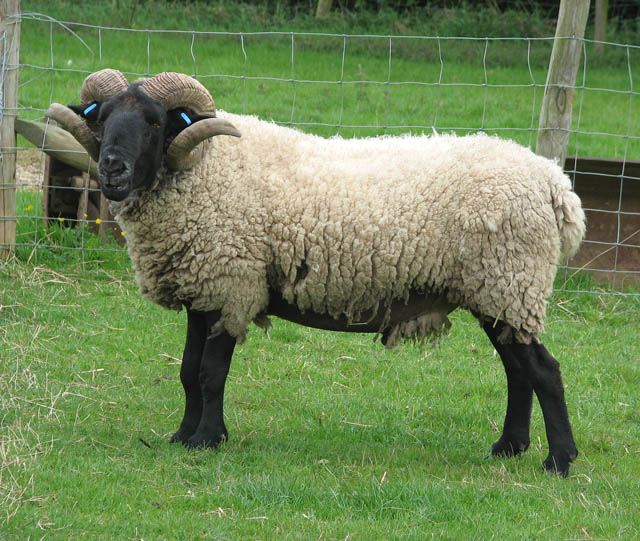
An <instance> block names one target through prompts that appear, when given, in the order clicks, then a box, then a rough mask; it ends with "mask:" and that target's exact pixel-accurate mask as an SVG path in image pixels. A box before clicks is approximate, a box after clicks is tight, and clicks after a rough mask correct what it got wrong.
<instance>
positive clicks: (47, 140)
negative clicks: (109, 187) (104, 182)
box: [15, 118, 98, 178]
mask: <svg viewBox="0 0 640 541" xmlns="http://www.w3.org/2000/svg"><path fill="white" fill-rule="evenodd" d="M15 129H16V132H18V133H19V134H20V135H22V136H23V137H24V138H25V139H27V140H29V141H30V142H31V143H33V144H34V145H36V146H37V147H38V148H39V149H40V150H42V151H43V152H46V153H47V154H49V156H51V157H52V158H55V159H56V160H58V161H61V162H63V163H66V164H67V165H70V166H71V167H73V168H75V169H78V170H79V171H83V172H84V171H89V175H91V178H98V167H97V165H96V162H94V161H93V160H92V159H91V158H90V157H89V154H87V151H86V150H85V149H84V148H83V147H82V145H81V144H80V143H78V141H76V139H75V138H74V137H73V135H71V134H70V133H69V132H68V131H66V130H63V129H62V128H60V127H58V126H54V125H53V124H52V123H51V122H49V124H43V123H42V122H33V121H31V120H22V119H20V118H16V127H15Z"/></svg>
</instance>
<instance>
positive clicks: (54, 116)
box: [45, 69, 129, 161]
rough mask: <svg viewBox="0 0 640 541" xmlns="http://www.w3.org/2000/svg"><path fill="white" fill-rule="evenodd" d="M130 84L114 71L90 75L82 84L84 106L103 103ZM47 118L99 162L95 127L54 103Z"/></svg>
mask: <svg viewBox="0 0 640 541" xmlns="http://www.w3.org/2000/svg"><path fill="white" fill-rule="evenodd" d="M128 86H129V82H128V81H127V79H126V77H125V76H124V75H123V74H122V73H121V72H119V71H118V70H114V69H103V70H100V71H96V72H95V73H92V74H91V75H89V76H88V77H87V78H86V79H85V80H84V82H83V83H82V89H81V90H80V101H81V103H82V104H83V105H84V104H86V105H88V104H90V103H93V102H99V103H102V102H103V101H105V100H107V99H109V98H110V97H111V96H113V95H115V94H117V93H118V92H120V91H122V90H124V89H126V88H127V87H128ZM45 116H46V117H47V118H50V119H51V120H55V121H56V122H57V123H58V124H60V126H62V127H63V128H64V129H65V130H67V131H68V132H70V133H71V135H73V136H74V137H75V139H76V140H77V141H78V142H79V143H80V144H81V145H82V146H83V147H84V148H85V149H86V151H87V152H88V153H89V155H90V156H91V158H93V159H94V160H95V161H98V156H99V154H100V143H99V142H98V139H97V136H96V133H95V131H94V129H93V128H94V126H93V125H92V123H87V122H86V121H85V120H83V119H82V118H80V117H79V116H77V115H76V114H75V113H74V112H73V111H72V110H71V109H69V108H68V107H65V106H64V105H60V104H59V103H52V104H51V105H50V106H49V109H48V110H47V112H46V113H45Z"/></svg>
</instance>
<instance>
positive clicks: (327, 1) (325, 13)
mask: <svg viewBox="0 0 640 541" xmlns="http://www.w3.org/2000/svg"><path fill="white" fill-rule="evenodd" d="M331 4H333V0H318V5H317V7H316V18H317V19H326V18H327V17H329V13H330V12H331Z"/></svg>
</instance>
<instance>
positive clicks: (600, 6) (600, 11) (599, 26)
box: [593, 0, 609, 51]
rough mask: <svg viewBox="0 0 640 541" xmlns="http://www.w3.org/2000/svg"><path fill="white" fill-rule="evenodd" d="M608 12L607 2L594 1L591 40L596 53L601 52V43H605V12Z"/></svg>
mask: <svg viewBox="0 0 640 541" xmlns="http://www.w3.org/2000/svg"><path fill="white" fill-rule="evenodd" d="M608 10H609V0H596V19H595V29H594V32H593V39H594V40H595V43H594V48H595V50H596V51H602V49H603V47H602V43H599V42H602V41H607V12H608Z"/></svg>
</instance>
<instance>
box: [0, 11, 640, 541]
mask: <svg viewBox="0 0 640 541" xmlns="http://www.w3.org/2000/svg"><path fill="white" fill-rule="evenodd" d="M119 4H122V5H125V6H127V10H121V11H120V12H119V13H118V14H114V13H112V12H111V11H110V5H111V2H102V3H97V4H96V3H93V4H92V3H86V2H84V3H80V2H68V1H67V2H57V3H51V2H37V1H27V0H24V1H23V9H25V10H31V11H38V12H40V13H46V14H48V15H50V16H52V17H55V18H57V19H60V20H66V21H73V20H75V21H82V22H91V23H92V24H102V25H104V26H122V25H125V24H127V23H130V24H133V25H134V26H136V27H137V28H138V29H141V28H142V29H144V28H164V29H173V28H177V29H187V28H188V29H191V30H202V29H205V27H206V28H207V29H209V30H224V31H257V30H261V29H262V30H287V29H289V30H291V31H311V32H321V31H323V30H326V31H327V32H328V33H331V34H341V33H343V32H349V33H373V32H372V28H373V29H376V28H377V29H379V31H378V32H375V33H379V34H383V35H386V34H414V35H419V34H422V35H427V34H426V33H427V31H429V28H427V27H423V26H419V25H417V23H415V25H414V26H411V25H410V23H411V21H407V20H405V19H399V18H397V17H396V18H394V17H391V16H386V18H384V17H383V16H380V17H382V18H380V17H379V18H377V19H376V18H374V17H373V16H370V17H369V18H366V17H365V18H363V19H362V20H357V18H351V19H350V18H349V17H347V18H346V21H347V22H345V21H344V20H338V19H337V18H335V19H331V20H330V21H328V22H327V23H326V27H321V26H318V23H317V22H313V21H310V20H309V19H308V18H302V19H300V20H297V19H296V20H289V19H284V18H282V17H281V18H278V17H279V16H278V14H271V17H272V18H271V19H269V20H266V19H261V17H263V16H264V15H263V14H262V13H261V12H259V11H255V12H252V11H251V10H249V9H248V8H247V10H245V11H242V10H241V8H237V9H238V10H239V11H237V12H235V11H233V9H236V8H233V7H232V6H233V5H234V4H221V5H222V7H223V8H226V9H227V11H224V9H222V8H220V9H222V11H219V12H218V16H217V18H216V19H215V24H213V23H209V22H207V20H205V18H203V17H202V15H201V14H200V15H201V16H200V17H198V15H199V13H198V12H197V11H195V8H194V6H197V5H201V4H198V3H191V4H189V6H188V8H187V9H185V10H184V11H181V12H180V13H181V16H182V18H176V17H175V16H174V15H175V13H176V12H175V11H171V10H172V9H175V8H174V7H171V6H169V7H167V6H164V4H161V3H154V2H147V3H142V4H140V6H139V7H138V9H137V11H136V12H135V14H134V16H132V15H131V13H132V12H131V11H129V10H130V8H131V6H132V5H133V4H127V2H125V1H124V0H120V2H119ZM87 6H89V7H87ZM211 9H214V8H213V7H212V8H211ZM206 13H207V14H209V15H210V14H211V12H209V11H207V12H206ZM383 15H384V14H383ZM461 15H462V16H460V17H453V18H450V19H446V20H439V19H438V20H437V21H436V22H437V23H438V24H440V26H439V27H438V28H439V29H440V33H439V35H446V33H447V32H448V35H478V36H483V35H496V36H503V35H505V34H504V32H506V31H507V30H505V28H507V27H504V28H503V27H502V26H496V27H493V28H494V33H492V32H491V27H490V26H489V25H490V22H491V17H490V16H489V15H491V14H490V13H489V15H487V13H485V12H481V13H478V14H469V13H468V12H462V13H461ZM509 17H511V19H509V21H512V23H513V24H512V25H511V26H510V27H508V28H510V29H513V28H520V29H522V31H524V30H525V29H528V30H530V31H531V32H532V33H531V34H520V35H527V36H529V37H540V36H539V34H540V35H542V34H544V33H545V32H547V31H548V32H549V33H548V34H546V35H551V34H552V33H553V27H552V26H551V27H549V25H548V24H547V23H545V22H544V21H541V20H540V19H538V18H535V17H534V18H531V19H530V20H527V19H526V18H524V20H522V16H520V18H519V19H516V15H514V14H510V15H509ZM211 20H214V19H211ZM465 21H466V22H465ZM517 21H520V22H519V23H518V24H520V25H521V26H517V25H516V26H514V24H515V23H517ZM498 22H500V21H498ZM434 24H435V23H434ZM465 24H466V26H464V25H465ZM461 25H463V26H461ZM549 28H551V30H550V31H549ZM394 29H395V30H394ZM50 30H51V33H50ZM73 30H74V32H76V33H77V34H78V35H79V36H80V37H81V38H82V39H83V40H84V42H85V43H86V46H85V45H83V44H82V43H81V42H79V40H78V39H77V38H76V37H74V36H73V35H71V34H70V33H69V32H68V31H67V30H65V29H64V28H63V27H61V26H59V25H56V24H54V25H49V23H43V22H38V21H25V22H24V25H23V41H22V43H23V46H22V51H21V61H22V62H23V63H25V64H28V66H25V67H24V68H23V69H22V70H21V84H22V86H21V89H20V91H21V94H20V96H21V97H20V103H21V106H22V107H24V109H22V110H21V112H20V115H21V116H26V117H30V118H39V117H40V116H41V115H42V111H43V109H45V108H46V107H47V105H48V104H49V102H50V101H51V100H53V101H59V102H62V103H67V102H72V101H76V100H77V98H78V93H79V88H80V84H81V81H82V79H83V77H84V76H85V70H86V71H90V70H94V69H98V68H100V67H106V66H113V67H117V68H119V69H121V70H123V71H126V72H129V73H135V74H144V73H147V72H156V71H162V70H180V71H186V72H188V73H198V74H199V75H201V76H202V75H207V77H203V79H202V80H203V82H204V83H205V84H206V85H207V86H208V87H209V88H210V89H211V90H212V91H213V93H214V97H215V98H216V103H217V105H218V106H219V107H221V108H223V109H226V110H229V111H236V112H241V111H244V112H247V113H252V114H259V115H260V116H262V117H264V118H274V119H276V120H278V121H282V122H290V121H293V122H296V123H303V125H302V128H303V129H305V130H311V131H314V132H316V133H321V134H324V135H331V134H335V133H336V132H337V131H338V128H337V127H336V126H334V125H336V124H340V125H341V126H342V127H341V128H340V129H339V132H340V133H341V134H342V135H345V136H352V135H358V136H362V135H374V134H377V133H382V132H384V131H385V130H384V126H424V127H425V128H426V129H430V127H431V126H435V127H437V128H438V129H439V130H446V129H451V128H461V130H460V131H461V132H463V131H467V130H476V129H479V128H482V127H484V128H485V129H487V130H488V131H492V130H493V129H495V128H499V133H500V134H501V135H503V136H506V137H512V138H515V139H517V140H520V141H521V142H523V143H525V144H529V143H530V142H531V141H535V125H536V124H537V113H538V108H539V106H540V102H541V99H542V88H541V87H540V86H538V85H542V84H543V83H544V79H545V73H546V71H545V67H544V61H543V59H544V58H545V57H546V56H548V52H549V43H547V42H532V51H528V44H527V42H526V41H515V42H513V43H512V42H506V41H500V42H490V43H489V45H488V47H487V45H486V42H485V41H484V40H480V41H475V42H473V41H472V42H468V43H466V42H465V43H460V42H455V41H448V40H441V41H440V50H438V41H434V40H420V39H417V38H412V39H398V40H395V39H394V40H392V42H391V43H392V56H391V60H392V61H391V70H389V39H388V38H387V37H380V38H349V39H347V40H346V47H345V38H344V37H342V36H341V35H338V36H335V35H332V36H318V35H312V36H296V37H295V38H294V49H293V52H294V54H293V57H294V63H293V72H292V61H291V59H292V48H291V39H292V38H291V35H268V36H266V35H265V36H246V37H245V38H244V42H241V41H240V37H239V36H224V35H222V36H214V35H207V36H204V35H198V36H196V38H195V39H194V41H193V45H192V35H191V34H190V33H185V34H169V33H163V34H155V33H154V34H147V33H145V32H139V33H131V32H126V33H125V32H124V31H116V30H113V31H106V30H103V31H101V32H100V34H98V32H97V31H96V30H94V29H83V28H81V27H74V28H73ZM508 31H511V30H508ZM483 32H486V33H484V34H483ZM429 35H435V34H433V33H432V34H429ZM50 43H53V44H54V45H53V49H51V48H50ZM242 45H244V53H243V48H242ZM485 47H486V50H485ZM538 48H539V50H538ZM147 50H149V51H151V53H150V55H149V56H147ZM192 51H193V58H195V62H194V61H193V60H192V56H191V52H192ZM343 52H344V62H343ZM485 53H486V54H485ZM527 53H529V55H528V54H527ZM588 54H589V55H591V54H592V51H591V50H589V51H588ZM609 54H611V55H612V57H613V58H614V59H616V61H615V62H606V61H603V60H602V59H600V60H598V59H597V58H595V59H594V63H593V67H591V64H589V67H588V71H587V73H586V76H585V77H586V78H585V82H586V86H588V87H590V88H601V89H607V90H606V91H605V90H585V91H584V95H582V94H581V93H579V94H578V97H577V98H576V100H581V103H582V113H581V115H580V118H579V122H580V129H581V130H585V131H594V132H597V133H617V134H622V135H624V134H627V133H628V135H633V136H637V135H638V130H639V129H640V128H638V126H640V122H638V120H640V118H638V115H639V114H640V108H638V107H633V105H634V102H633V100H635V99H636V97H635V95H630V94H629V93H622V92H621V93H619V94H618V93H613V92H611V90H620V91H626V90H628V89H629V73H628V70H627V63H626V62H627V60H626V59H625V57H624V55H622V57H620V56H619V54H618V53H615V52H611V53H609ZM616 54H618V56H616ZM630 54H635V53H633V52H630ZM245 55H246V56H245ZM440 56H442V58H443V64H441V63H440ZM528 56H529V59H530V62H527V57H528ZM101 57H102V58H101ZM588 58H589V59H592V57H591V56H589V57H588ZM69 60H71V65H68V62H69ZM631 60H632V61H633V62H635V61H636V59H635V58H631ZM633 65H635V64H633ZM485 66H486V69H485ZM50 67H54V68H60V69H61V70H67V71H54V70H50V69H49V68H50ZM529 67H530V68H531V70H529ZM74 70H79V71H77V72H76V71H74ZM485 74H486V80H485ZM580 77H582V74H581V75H580ZM277 79H283V80H277ZM290 79H295V82H294V81H292V80H290ZM304 81H313V82H304ZM318 81H322V82H318ZM340 81H342V83H340ZM401 82H404V83H407V82H410V84H395V83H401ZM485 82H486V83H487V84H488V85H489V86H484V83H485ZM434 83H440V85H436V84H434ZM460 83H465V84H466V86H459V84H460ZM532 83H533V85H532ZM470 84H473V85H479V86H469V85H470ZM500 85H508V86H500ZM514 85H517V86H514ZM629 111H631V114H629ZM532 118H533V121H532ZM574 121H575V122H576V123H577V122H578V118H577V117H574ZM325 124H328V126H326V125H325ZM348 126H351V127H348ZM359 126H365V127H359ZM420 129H422V128H413V130H414V131H418V130H420ZM387 131H388V132H390V133H397V132H400V131H406V128H398V129H393V128H392V129H388V130H387ZM577 144H578V150H579V152H580V154H581V155H587V154H588V155H594V156H602V157H623V156H624V155H625V154H626V155H627V156H628V157H634V155H635V156H637V155H638V150H639V149H638V148H637V141H635V140H634V139H625V138H624V137H609V136H595V135H594V136H588V135H585V134H581V135H580V136H579V139H578V140H577ZM572 145H573V147H572V148H573V150H575V145H576V138H575V136H574V137H573V138H572ZM18 180H20V179H18ZM40 205H41V202H40V194H39V193H38V192H37V191H26V190H21V191H19V192H18V214H20V215H21V216H27V218H21V219H20V220H19V221H18V231H19V237H18V239H19V242H23V243H24V244H25V246H21V247H19V248H18V249H17V254H16V255H17V257H16V258H15V259H13V260H11V261H9V262H2V263H0V292H1V296H0V466H1V468H0V538H2V539H16V540H18V539H19V540H22V539H35V538H38V539H40V538H43V537H44V538H49V539H67V538H70V539H109V538H113V539H188V538H194V539H251V538H255V539H272V538H285V539H289V538H293V539H310V538H322V539H363V540H369V539H401V538H402V539H404V538H406V539H424V538H429V537H444V538H451V539H489V538H496V537H497V538H505V539H511V538H535V539H634V538H638V537H640V516H639V515H638V512H637V487H638V481H637V480H638V478H639V477H640V460H639V456H640V413H639V412H640V403H639V399H638V391H637V390H638V388H639V385H640V368H639V367H640V344H639V343H638V321H640V297H639V296H612V295H600V294H598V293H600V289H599V286H598V284H597V283H592V282H591V281H590V280H589V278H588V276H577V277H574V278H573V279H572V280H574V281H575V283H574V284H572V285H574V286H576V289H588V290H590V291H592V292H593V293H592V294H582V295H573V294H567V293H563V294H556V295H555V296H554V297H553V299H552V302H551V303H550V310H549V315H548V320H547V333H546V334H545V336H544V342H545V344H546V346H547V347H548V348H549V350H550V351H551V352H552V353H554V354H555V356H556V357H557V358H558V360H559V361H560V362H561V364H562V367H563V374H564V380H565V385H566V389H567V402H568V405H569V410H570V415H571V419H572V423H573V428H574V433H575V436H576V440H577V444H578V448H579V451H580V456H579V457H578V459H577V462H576V464H575V465H574V466H573V467H572V470H571V473H570V476H569V477H568V478H567V479H566V480H562V479H557V478H554V477H552V476H549V475H546V474H544V473H543V472H542V469H541V467H540V464H541V462H542V460H543V459H544V457H545V456H546V437H545V434H544V426H543V420H542V415H541V412H540V409H539V407H538V406H537V404H536V405H535V406H534V414H533V423H532V445H531V448H530V449H529V451H528V452H527V453H526V454H525V455H524V456H523V457H520V458H518V459H512V460H508V459H504V460H502V459H489V460H486V459H485V456H486V455H487V454H488V452H489V449H490V445H491V443H493V442H494V441H495V440H496V439H497V438H498V436H499V433H500V429H501V425H502V419H503V416H504V412H505V406H506V383H505V377H504V373H503V369H502V366H501V363H500V361H499V359H498V358H497V357H496V356H495V355H494V351H493V348H492V347H491V346H490V344H489V343H488V340H487V339H486V337H485V336H484V334H483V333H482V332H481V330H480V329H479V327H478V325H477V323H476V322H475V320H473V318H471V317H470V316H469V315H468V314H467V313H463V312H456V313H454V314H453V317H452V320H453V329H452V332H451V335H450V337H449V338H448V339H447V341H445V342H443V343H442V344H440V345H439V347H436V348H423V349H420V348H418V347H415V346H412V345H409V344H407V345H403V346H401V347H399V348H397V349H395V350H392V351H387V350H385V349H384V348H383V347H382V346H381V345H380V344H379V343H374V342H373V341H372V337H371V336H366V335H343V334H337V333H333V334H332V333H326V332H321V331H316V330H311V329H306V328H302V327H298V326H294V325H292V324H289V323H286V322H283V321H278V320H275V321H274V327H273V328H272V330H271V331H270V332H269V334H268V335H267V336H265V335H264V334H263V333H262V332H261V331H259V330H258V329H256V328H254V329H252V331H251V332H250V333H249V337H248V340H247V342H246V343H245V344H244V345H242V346H239V347H238V348H237V350H236V354H235V356H234V361H233V363H232V368H231V372H230V376H229V381H228V385H227V392H226V409H225V412H226V423H227V427H228V428H229V432H230V440H229V441H228V442H227V443H225V444H224V445H223V446H222V448H221V449H219V450H217V451H187V450H185V449H183V448H182V447H181V446H175V445H170V444H169V443H168V439H169V436H170V434H171V433H172V432H173V431H174V430H175V429H176V428H177V426H178V424H179V422H180V418H181V414H182V407H183V396H182V389H181V386H180V383H179V378H178V373H179V366H180V357H181V352H182V347H183V342H184V334H185V329H184V327H185V320H186V318H185V315H184V313H174V312H169V311H164V310H162V309H160V308H158V307H156V306H154V305H152V304H150V303H148V302H147V301H145V300H143V299H142V298H141V297H140V296H139V294H138V293H137V291H136V287H135V284H134V282H133V275H132V272H131V271H130V270H129V263H128V260H127V256H126V254H125V253H124V252H123V251H122V250H120V249H117V248H115V246H112V245H105V244H104V242H103V241H102V240H101V239H99V238H97V237H96V236H94V235H91V234H89V233H88V232H86V231H85V230H83V228H76V229H73V230H72V229H67V228H64V227H61V226H60V225H57V224H56V225H55V226H53V227H51V228H45V227H44V224H43V223H42V221H41V220H40V219H39V216H40V212H41V210H40V208H41V207H40ZM36 245H39V246H41V245H46V246H49V247H48V248H42V247H39V248H37V249H34V246H36ZM559 285H561V283H560V282H559Z"/></svg>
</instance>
